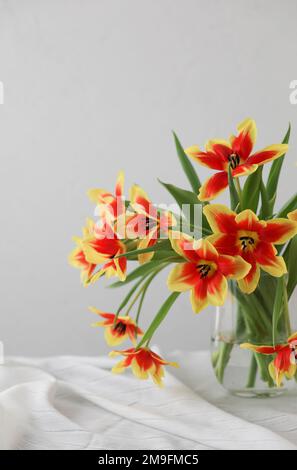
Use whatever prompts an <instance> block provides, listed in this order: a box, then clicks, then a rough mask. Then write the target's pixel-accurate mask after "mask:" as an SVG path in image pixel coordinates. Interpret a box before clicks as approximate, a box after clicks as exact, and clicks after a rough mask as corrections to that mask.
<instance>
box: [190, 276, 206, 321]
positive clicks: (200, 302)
mask: <svg viewBox="0 0 297 470" xmlns="http://www.w3.org/2000/svg"><path fill="white" fill-rule="evenodd" d="M190 300H191V304H192V309H193V311H194V312H195V313H199V312H201V310H203V309H204V308H205V307H206V306H207V305H208V299H207V282H206V280H205V279H199V280H198V282H196V284H195V287H194V288H193V289H192V290H191V295H190Z"/></svg>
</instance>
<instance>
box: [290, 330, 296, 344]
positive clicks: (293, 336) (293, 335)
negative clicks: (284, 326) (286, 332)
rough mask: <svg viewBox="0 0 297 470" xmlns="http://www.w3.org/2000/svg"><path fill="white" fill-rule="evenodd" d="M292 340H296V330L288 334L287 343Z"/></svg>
mask: <svg viewBox="0 0 297 470" xmlns="http://www.w3.org/2000/svg"><path fill="white" fill-rule="evenodd" d="M292 341H297V331H295V333H293V334H292V335H291V336H289V338H288V343H291V342H292Z"/></svg>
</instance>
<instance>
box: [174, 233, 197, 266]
mask: <svg viewBox="0 0 297 470" xmlns="http://www.w3.org/2000/svg"><path fill="white" fill-rule="evenodd" d="M169 239H170V243H171V246H172V248H173V249H174V251H175V252H176V253H177V254H179V255H180V256H182V257H183V258H186V259H187V260H188V261H191V262H193V263H194V262H196V261H198V259H199V257H198V256H197V254H196V252H195V250H194V239H193V238H192V237H191V236H190V235H187V234H185V233H182V232H178V231H171V232H169Z"/></svg>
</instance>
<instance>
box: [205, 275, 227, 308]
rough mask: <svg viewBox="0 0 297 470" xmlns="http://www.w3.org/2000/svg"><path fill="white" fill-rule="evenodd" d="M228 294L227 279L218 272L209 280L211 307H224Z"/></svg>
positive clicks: (208, 288) (208, 297) (208, 290)
mask: <svg viewBox="0 0 297 470" xmlns="http://www.w3.org/2000/svg"><path fill="white" fill-rule="evenodd" d="M227 292H228V283H227V279H226V278H225V276H223V274H222V273H221V272H219V271H217V272H216V273H215V274H214V275H213V276H212V277H210V278H209V279H207V300H208V302H209V303H210V304H211V305H215V306H219V305H223V303H224V302H225V300H226V296H227Z"/></svg>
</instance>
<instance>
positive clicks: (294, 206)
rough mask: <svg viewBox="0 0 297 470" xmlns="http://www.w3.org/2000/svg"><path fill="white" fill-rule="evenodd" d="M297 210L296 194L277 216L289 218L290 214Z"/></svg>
mask: <svg viewBox="0 0 297 470" xmlns="http://www.w3.org/2000/svg"><path fill="white" fill-rule="evenodd" d="M295 209H297V193H295V194H294V196H292V197H291V199H289V200H288V201H287V202H286V204H284V205H283V207H282V208H281V210H280V211H279V213H278V214H277V217H287V215H288V213H289V212H292V211H294V210H295Z"/></svg>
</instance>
